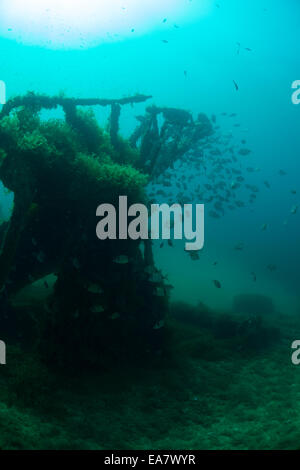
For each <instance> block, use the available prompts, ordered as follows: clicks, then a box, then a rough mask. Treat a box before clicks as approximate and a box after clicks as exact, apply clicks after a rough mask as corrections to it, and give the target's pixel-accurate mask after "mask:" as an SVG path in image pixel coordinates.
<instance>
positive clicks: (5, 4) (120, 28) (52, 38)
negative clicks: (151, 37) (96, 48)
mask: <svg viewBox="0 0 300 470" xmlns="http://www.w3.org/2000/svg"><path fill="white" fill-rule="evenodd" d="M209 4H210V1H209V0H198V1H196V0H195V1H194V2H192V1H191V0H163V1H161V0H26V1H24V0H1V3H0V34H1V36H2V37H7V38H11V39H14V40H17V41H20V42H22V43H24V44H36V45H41V46H46V47H53V48H79V47H90V46H93V45H97V44H99V43H101V42H108V41H118V40H122V39H125V38H126V37H130V36H131V37H132V36H133V34H136V35H141V34H145V33H147V32H149V31H152V30H154V29H157V28H161V27H165V28H167V27H168V26H169V25H170V24H171V23H172V26H174V23H175V22H181V24H183V23H184V22H186V21H190V20H191V19H194V18H197V17H198V16H199V15H202V14H203V13H205V12H206V11H207V9H208V7H209ZM165 18H166V21H165V22H163V21H164V19H165ZM168 21H169V24H168Z"/></svg>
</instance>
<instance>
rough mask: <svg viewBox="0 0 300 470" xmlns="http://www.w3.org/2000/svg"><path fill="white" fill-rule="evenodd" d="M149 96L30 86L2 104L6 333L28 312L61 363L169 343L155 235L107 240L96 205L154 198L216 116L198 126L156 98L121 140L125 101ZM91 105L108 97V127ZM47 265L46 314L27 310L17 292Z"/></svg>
mask: <svg viewBox="0 0 300 470" xmlns="http://www.w3.org/2000/svg"><path fill="white" fill-rule="evenodd" d="M148 98H149V97H147V96H141V95H136V96H134V97H131V98H125V99H121V100H98V99H96V100H92V99H91V100H89V99H88V100H83V99H81V100H75V99H68V98H65V97H63V96H59V97H53V98H50V97H48V96H41V95H36V94H34V93H29V94H27V95H26V96H24V97H17V98H14V99H12V100H10V101H8V102H7V103H6V105H5V106H4V107H3V109H2V112H1V114H0V158H1V161H0V165H1V166H0V179H1V181H2V182H3V184H4V185H5V187H6V188H8V189H9V190H11V191H13V193H14V208H13V213H12V216H11V219H10V221H9V223H7V224H3V225H2V226H1V229H0V230H1V240H2V245H1V255H0V290H1V306H2V307H1V327H2V330H3V331H4V334H8V335H9V334H10V335H12V336H14V332H15V333H16V334H19V335H20V334H21V335H23V332H22V331H21V332H20V329H21V330H22V329H24V322H26V321H28V323H30V324H31V325H32V327H33V329H34V331H36V332H37V334H36V339H37V344H38V345H39V348H40V350H41V351H43V353H44V354H45V356H46V357H47V358H50V359H51V360H55V361H57V362H59V363H62V364H64V363H70V362H73V361H74V362H78V360H82V361H84V362H89V363H98V362H99V361H100V362H101V358H103V357H104V356H105V357H107V356H109V357H111V358H117V359H120V358H124V357H128V355H129V356H132V355H136V353H137V352H138V353H139V354H149V353H152V352H153V350H155V351H158V350H159V349H160V347H161V346H160V343H161V339H162V337H163V330H164V329H163V328H162V326H163V325H164V317H165V315H166V312H167V306H168V293H169V286H167V285H166V284H165V281H164V278H163V276H162V275H161V274H160V273H159V271H158V270H157V269H156V268H155V265H154V261H153V255H152V248H151V242H146V241H145V242H144V243H143V246H142V243H141V241H139V240H137V241H133V240H113V241H112V240H105V241H101V242H99V240H98V239H97V238H96V234H95V225H96V216H95V213H96V208H97V206H98V204H99V203H102V202H106V203H111V204H117V201H118V198H119V195H126V196H127V198H128V202H129V203H135V202H143V203H145V204H147V197H146V192H145V187H146V184H147V181H148V180H149V179H151V178H152V177H153V176H154V175H155V174H157V173H158V172H161V171H163V170H164V169H165V168H167V167H168V166H170V165H171V164H172V161H174V160H176V159H177V158H181V157H182V156H183V155H184V153H185V151H186V149H187V148H188V147H189V146H190V144H191V142H192V141H196V140H197V139H199V138H202V137H203V135H208V134H209V133H211V131H212V130H211V126H210V123H209V120H208V119H206V120H203V119H202V121H201V120H198V121H197V123H196V124H195V123H193V120H192V118H191V116H190V115H188V114H189V113H185V112H180V111H179V110H174V109H168V108H156V107H150V108H148V109H147V113H146V116H144V117H139V118H138V119H139V126H138V127H137V129H136V130H135V132H134V134H133V135H132V136H131V138H130V139H129V140H128V141H127V140H125V139H123V138H122V137H121V136H120V134H119V117H120V112H121V107H122V106H124V105H126V104H134V103H136V102H143V101H146V100H147V99H148ZM94 105H101V106H110V107H111V115H110V122H109V126H108V130H107V131H104V130H103V129H101V128H100V127H99V125H98V123H97V121H96V119H95V118H94V115H93V113H92V112H91V111H85V110H83V109H82V107H83V106H94ZM58 106H60V107H62V109H63V110H64V113H65V119H64V120H63V119H53V120H47V121H46V120H42V119H41V118H40V111H41V110H42V109H52V108H57V107H58ZM79 107H80V109H79ZM159 114H162V115H163V117H164V120H165V121H164V125H163V126H162V128H161V129H159V127H158V123H157V116H158V115H159ZM183 135H186V138H185V144H183V140H182V136H183ZM172 136H173V138H172V139H171V138H170V137H172ZM121 259H122V260H126V262H125V261H123V262H120V261H118V260H121ZM49 274H55V276H56V282H55V285H54V289H53V292H52V294H51V295H50V296H49V297H48V299H47V300H46V301H45V302H44V303H43V305H42V306H41V310H38V312H35V313H33V312H32V310H31V311H26V312H24V311H22V315H21V316H22V320H20V318H19V317H20V315H17V314H16V312H15V311H14V308H13V306H12V304H11V303H10V299H11V298H12V297H13V296H14V294H15V293H16V292H18V291H19V290H20V289H22V288H24V287H25V286H27V285H28V284H31V283H32V282H34V281H36V280H39V279H42V278H44V277H45V276H47V275H49ZM154 274H156V275H155V276H153V275H154ZM27 317H28V318H27Z"/></svg>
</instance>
